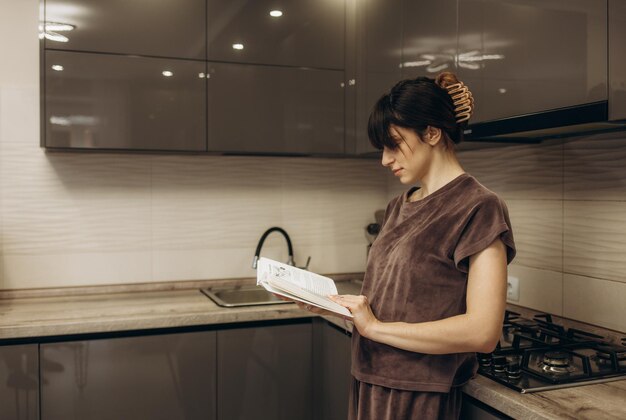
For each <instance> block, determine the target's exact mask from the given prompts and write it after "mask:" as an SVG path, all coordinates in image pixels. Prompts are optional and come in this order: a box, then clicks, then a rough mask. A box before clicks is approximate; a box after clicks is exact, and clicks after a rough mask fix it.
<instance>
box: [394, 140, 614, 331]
mask: <svg viewBox="0 0 626 420" xmlns="http://www.w3.org/2000/svg"><path fill="white" fill-rule="evenodd" d="M485 145H486V146H488V147H485ZM464 146H472V147H463V148H461V150H460V151H459V153H458V157H459V160H460V161H461V164H462V166H463V167H464V169H465V170H466V171H467V172H469V173H470V174H472V175H473V176H475V177H476V178H477V179H478V180H479V181H480V182H481V183H482V184H483V185H485V186H486V187H488V188H489V189H491V190H493V191H495V192H496V193H498V194H499V195H500V196H501V197H502V198H503V199H504V200H505V201H506V203H507V206H508V208H509V214H510V216H511V223H512V224H513V231H514V235H515V242H516V245H517V256H516V258H515V260H514V262H513V263H512V264H511V265H510V266H509V275H510V276H514V277H517V278H518V279H519V280H520V299H519V301H515V302H513V301H511V303H515V304H517V305H520V306H524V307H528V308H532V309H537V310H540V311H546V312H550V313H553V314H558V315H562V316H564V317H566V318H571V319H576V320H580V321H584V322H587V323H591V324H595V325H600V326H604V327H607V328H611V329H615V330H618V331H624V332H626V305H625V304H624V302H626V274H625V273H626V166H625V165H624V162H626V136H625V135H624V134H623V133H621V134H604V135H594V136H584V137H576V138H570V139H565V140H548V141H544V142H542V143H540V144H526V145H520V144H517V145H498V146H495V147H493V145H488V144H483V145H481V144H471V145H470V144H469V143H467V144H465V145H464ZM387 188H388V198H391V197H393V196H395V195H397V194H400V193H401V192H403V191H404V187H403V186H402V185H400V184H399V183H398V182H397V180H393V179H390V180H389V182H388V187H387Z"/></svg>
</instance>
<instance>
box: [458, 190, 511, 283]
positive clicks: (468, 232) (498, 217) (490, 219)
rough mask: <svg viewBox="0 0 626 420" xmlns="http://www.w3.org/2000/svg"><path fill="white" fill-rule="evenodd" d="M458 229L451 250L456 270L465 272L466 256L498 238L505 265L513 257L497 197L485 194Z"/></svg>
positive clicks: (505, 214) (504, 211)
mask: <svg viewBox="0 0 626 420" xmlns="http://www.w3.org/2000/svg"><path fill="white" fill-rule="evenodd" d="M462 226H463V227H462V229H461V230H460V232H459V237H458V241H457V243H456V248H455V249H454V264H455V266H456V268H457V269H458V270H460V271H463V272H465V273H467V272H468V271H469V257H470V256H472V255H474V254H476V253H478V252H480V251H482V250H484V249H485V248H487V247H488V246H489V245H491V243H492V242H493V241H495V240H496V239H498V238H500V240H501V241H502V242H503V243H504V245H505V247H506V254H507V264H508V263H510V262H511V261H513V258H514V257H515V241H514V240H513V230H512V228H511V221H510V219H509V212H508V209H507V207H506V204H505V203H504V201H502V200H501V199H500V198H499V197H498V196H496V195H492V196H488V197H486V198H485V199H484V200H482V201H481V202H480V203H478V204H477V205H476V206H474V207H473V208H472V210H471V211H470V213H469V214H468V215H467V217H466V220H465V223H464V224H463V225H462Z"/></svg>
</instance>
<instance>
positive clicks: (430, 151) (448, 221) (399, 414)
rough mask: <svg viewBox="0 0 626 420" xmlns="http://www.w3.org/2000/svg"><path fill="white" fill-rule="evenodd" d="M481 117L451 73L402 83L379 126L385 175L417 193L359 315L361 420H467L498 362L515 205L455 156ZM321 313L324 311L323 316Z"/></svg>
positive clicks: (396, 221) (390, 235)
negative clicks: (490, 359) (468, 390)
mask: <svg viewBox="0 0 626 420" xmlns="http://www.w3.org/2000/svg"><path fill="white" fill-rule="evenodd" d="M472 110H473V100H472V97H471V93H470V92H469V90H468V89H467V87H465V85H463V84H462V83H461V82H459V81H458V80H457V78H456V76H455V75H454V74H452V73H442V74H440V75H439V76H438V77H437V78H436V79H435V80H433V79H430V78H426V77H419V78H416V79H412V80H403V81H401V82H399V83H398V84H396V85H395V86H394V87H393V88H392V89H391V91H390V92H389V93H387V94H385V95H383V96H382V97H381V98H380V99H379V100H378V102H377V103H376V105H375V106H374V109H373V111H372V114H371V115H370V118H369V126H368V134H369V138H370V141H371V143H372V144H373V145H374V146H375V147H376V148H378V149H379V150H382V151H383V157H382V164H383V165H384V166H385V167H387V168H389V170H391V171H392V172H393V174H394V175H395V176H396V177H398V178H399V180H400V182H401V183H403V184H405V185H409V186H410V185H414V184H416V183H417V184H419V185H420V186H419V187H411V188H410V189H409V190H408V191H406V192H405V193H404V194H402V195H400V196H399V197H396V198H394V199H393V200H391V202H390V203H389V205H388V206H387V210H386V213H385V218H384V221H383V225H382V229H381V232H380V234H379V235H378V237H377V239H376V241H375V242H374V244H373V245H372V248H371V250H370V253H369V257H368V261H367V268H366V271H365V277H364V280H363V288H362V291H361V296H352V295H340V296H334V297H332V298H333V299H334V300H335V301H336V302H337V303H339V304H341V305H343V306H345V307H347V308H348V309H349V310H350V311H351V312H352V314H353V316H354V326H355V327H356V328H354V331H353V338H352V375H353V376H354V379H353V385H352V395H351V401H350V418H351V419H359V420H362V419H376V420H381V419H457V418H459V414H460V408H461V390H460V386H461V385H463V384H464V383H466V382H467V381H468V380H469V379H470V378H471V377H472V376H473V375H474V374H475V373H476V367H477V363H476V355H475V353H476V352H485V353H486V352H490V351H492V350H493V349H494V348H495V346H496V343H497V342H498V339H499V338H500V334H501V328H502V320H503V315H504V308H505V304H506V300H505V299H506V283H507V281H506V278H507V264H508V263H509V262H510V261H511V260H512V259H513V257H514V256H515V244H514V241H513V234H512V230H511V223H510V221H509V217H508V212H507V209H506V205H505V204H504V202H503V201H502V200H501V199H500V198H498V196H497V195H496V194H494V193H493V192H491V191H490V190H488V189H487V188H485V187H484V186H483V185H481V184H480V183H479V182H478V181H477V180H476V179H475V178H473V177H472V176H471V175H469V174H467V173H465V172H464V170H463V168H462V167H461V165H460V164H459V161H458V160H457V158H456V155H455V152H454V144H456V143H459V142H460V141H461V140H462V133H463V128H464V126H465V125H466V124H467V120H468V119H469V117H470V114H471V112H472ZM314 312H319V311H317V310H314Z"/></svg>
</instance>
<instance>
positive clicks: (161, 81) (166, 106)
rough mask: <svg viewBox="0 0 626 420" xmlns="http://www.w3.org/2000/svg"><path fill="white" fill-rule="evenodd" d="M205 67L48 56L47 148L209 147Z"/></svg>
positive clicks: (125, 58)
mask: <svg viewBox="0 0 626 420" xmlns="http://www.w3.org/2000/svg"><path fill="white" fill-rule="evenodd" d="M205 68H206V66H205V64H204V63H203V62H196V61H189V60H172V59H159V58H141V57H128V56H116V55H105V54H89V53H74V52H64V51H46V54H45V146H46V147H57V148H78V149H80V148H83V149H130V150H186V151H204V150H206V78H205V76H204V74H205Z"/></svg>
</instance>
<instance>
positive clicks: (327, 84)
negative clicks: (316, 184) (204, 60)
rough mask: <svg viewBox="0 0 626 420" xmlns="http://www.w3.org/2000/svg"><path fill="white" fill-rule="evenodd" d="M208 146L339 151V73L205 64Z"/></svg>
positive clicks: (277, 151) (341, 98)
mask: <svg viewBox="0 0 626 420" xmlns="http://www.w3.org/2000/svg"><path fill="white" fill-rule="evenodd" d="M208 74H209V76H210V78H209V79H208V92H209V94H208V138H209V141H208V149H209V151H219V152H225V153H229V152H230V153H267V154H343V153H344V87H343V86H342V84H343V77H344V76H343V75H344V73H343V71H337V70H319V69H301V68H294V67H285V66H265V65H249V64H230V63H209V73H208Z"/></svg>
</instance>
